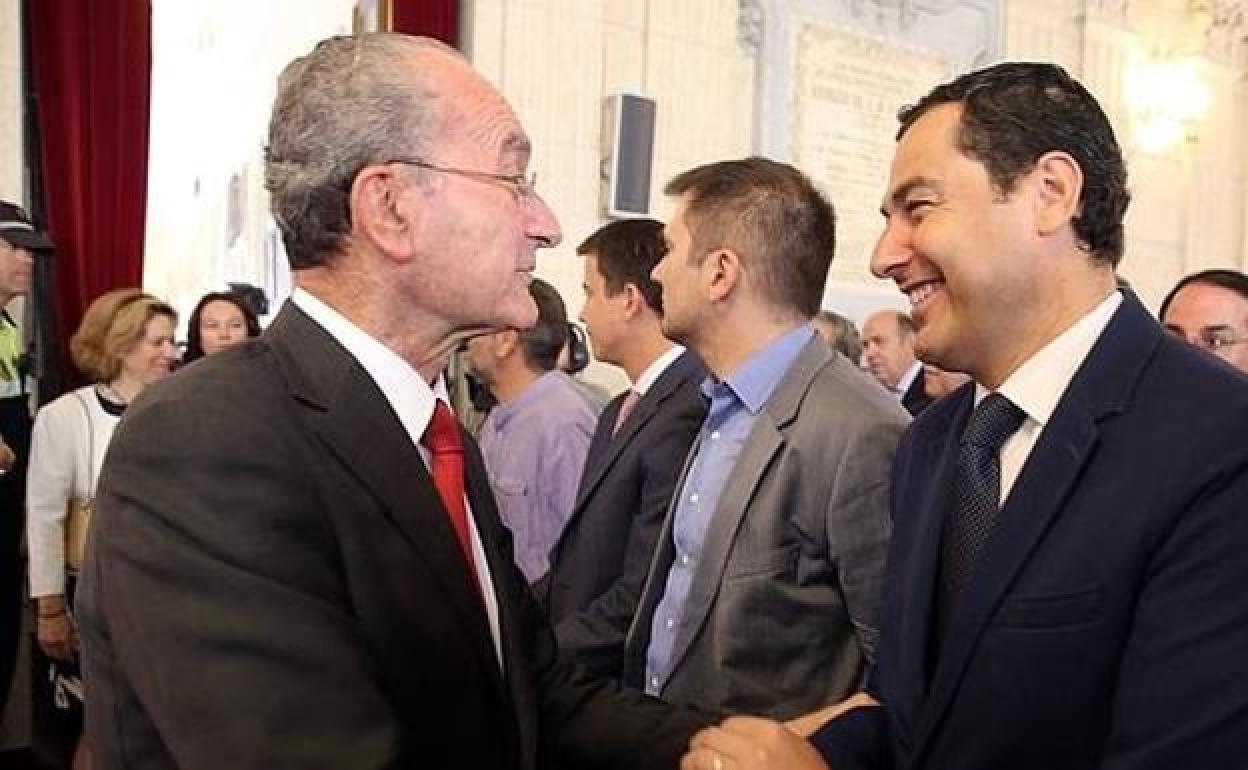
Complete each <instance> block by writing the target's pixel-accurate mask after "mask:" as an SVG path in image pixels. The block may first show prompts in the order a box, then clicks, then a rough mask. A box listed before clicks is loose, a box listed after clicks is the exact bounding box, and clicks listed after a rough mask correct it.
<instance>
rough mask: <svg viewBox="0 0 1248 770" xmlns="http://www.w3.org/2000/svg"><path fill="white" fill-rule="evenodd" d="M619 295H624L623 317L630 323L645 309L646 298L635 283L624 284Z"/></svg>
mask: <svg viewBox="0 0 1248 770" xmlns="http://www.w3.org/2000/svg"><path fill="white" fill-rule="evenodd" d="M620 293H621V294H623V295H624V317H625V318H627V319H628V320H630V321H631V320H632V319H634V318H636V317H637V316H638V314H640V313H641V312H642V311H643V310H644V309H645V308H646V298H645V297H643V296H642V295H641V289H638V288H637V284H635V283H625V284H624V288H623V289H621V290H620Z"/></svg>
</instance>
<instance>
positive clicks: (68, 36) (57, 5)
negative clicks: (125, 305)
mask: <svg viewBox="0 0 1248 770" xmlns="http://www.w3.org/2000/svg"><path fill="white" fill-rule="evenodd" d="M27 8H28V9H29V14H30V16H29V20H30V42H31V51H30V54H31V55H30V65H31V70H32V75H33V77H34V87H35V99H36V103H37V109H38V114H39V118H38V119H39V126H40V129H41V130H40V133H41V136H40V140H41V141H40V145H41V146H40V155H41V160H42V171H43V173H42V177H43V187H44V204H45V207H46V208H45V210H46V212H47V224H48V229H49V230H50V232H51V235H52V239H53V241H55V243H56V256H55V258H54V259H55V264H54V272H55V276H56V277H55V281H56V287H55V291H54V297H55V304H56V311H57V316H58V318H59V321H60V323H59V324H58V326H59V330H60V334H61V337H62V341H61V342H62V349H64V343H65V340H66V339H68V337H69V335H71V334H72V333H73V332H74V330H75V329H76V328H77V327H78V322H79V321H80V320H81V319H82V313H83V311H84V310H86V306H87V305H88V304H89V303H90V302H91V300H92V299H94V298H95V297H97V296H99V295H100V294H102V293H103V292H105V291H107V290H109V289H112V288H116V287H119V286H138V285H140V283H141V281H142V277H143V233H144V227H145V220H146V215H147V138H148V99H149V92H150V73H151V61H152V54H151V51H152V45H151V4H150V2H149V0H92V1H91V2H82V0H36V1H35V2H31V3H29V4H28V5H27ZM64 360H69V359H68V357H66V358H65V359H64Z"/></svg>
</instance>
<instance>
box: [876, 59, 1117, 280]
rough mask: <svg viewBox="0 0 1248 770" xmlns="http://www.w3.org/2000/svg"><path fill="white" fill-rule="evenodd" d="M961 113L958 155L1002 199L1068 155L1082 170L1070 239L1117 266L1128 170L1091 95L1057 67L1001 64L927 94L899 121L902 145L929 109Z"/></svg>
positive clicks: (1106, 120)
mask: <svg viewBox="0 0 1248 770" xmlns="http://www.w3.org/2000/svg"><path fill="white" fill-rule="evenodd" d="M950 103H954V104H958V105H960V106H961V107H962V115H961V118H960V133H959V136H958V146H959V149H961V151H962V152H963V154H965V155H966V156H967V157H968V158H973V159H975V160H977V161H979V162H980V163H982V164H983V165H984V168H985V169H987V171H988V175H989V176H990V177H991V178H992V183H993V186H994V187H995V188H996V189H997V191H998V192H999V193H1000V194H1001V195H1003V196H1004V195H1009V194H1010V193H1011V192H1012V191H1013V190H1014V185H1015V183H1016V182H1017V181H1018V178H1019V177H1020V176H1021V175H1023V174H1024V173H1026V172H1028V171H1030V170H1031V169H1032V168H1033V167H1034V166H1035V164H1036V161H1037V160H1039V159H1040V157H1041V156H1042V155H1044V154H1045V153H1046V152H1051V151H1054V150H1058V151H1061V152H1065V153H1068V154H1069V155H1070V156H1071V157H1072V158H1074V159H1075V162H1076V163H1078V164H1079V168H1080V170H1082V171H1083V190H1082V191H1081V195H1080V205H1079V213H1078V215H1077V216H1075V217H1074V219H1073V220H1072V225H1073V227H1074V230H1075V235H1076V236H1078V238H1079V241H1080V243H1081V245H1082V246H1083V247H1084V248H1085V249H1086V250H1087V251H1088V252H1089V253H1090V254H1091V255H1092V257H1093V258H1095V259H1097V260H1099V261H1101V262H1104V263H1107V264H1109V265H1111V266H1114V265H1117V264H1118V262H1119V261H1121V259H1122V252H1123V225H1122V219H1123V216H1124V215H1125V214H1126V211H1127V204H1128V203H1130V202H1131V194H1130V193H1129V192H1128V191H1127V168H1126V164H1125V162H1124V161H1123V158H1122V150H1121V149H1120V148H1119V147H1118V140H1117V139H1115V138H1114V129H1113V128H1112V127H1111V126H1110V123H1109V118H1107V117H1106V116H1105V112H1104V111H1103V110H1102V109H1101V106H1100V105H1099V104H1098V103H1097V101H1096V99H1095V98H1094V97H1093V96H1092V94H1090V93H1088V90H1087V89H1086V88H1084V87H1083V86H1082V85H1081V84H1080V83H1079V81H1077V80H1075V79H1074V78H1072V77H1071V76H1070V75H1068V74H1067V73H1066V71H1065V70H1064V69H1062V68H1061V67H1059V66H1057V65H1056V64H1047V63H1040V62H1006V63H1004V64H997V65H995V66H992V67H988V68H986V69H981V70H978V71H976V72H971V73H968V74H966V75H962V76H961V77H959V78H956V79H955V80H953V81H951V82H949V83H945V84H943V85H939V86H937V87H936V88H934V89H932V91H931V92H929V93H928V94H927V95H926V96H924V97H923V98H922V99H920V100H919V102H918V104H915V105H912V106H909V107H905V108H903V109H902V110H901V112H900V113H899V114H898V120H900V121H901V127H900V128H899V129H898V131H897V139H898V140H900V139H901V137H902V136H904V135H905V133H906V131H908V130H909V129H910V127H911V126H912V125H914V123H915V121H917V120H918V119H919V118H920V117H922V116H923V115H924V114H925V113H926V112H927V111H928V110H930V109H932V108H933V107H937V106H939V105H942V104H950Z"/></svg>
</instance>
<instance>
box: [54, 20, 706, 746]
mask: <svg viewBox="0 0 1248 770" xmlns="http://www.w3.org/2000/svg"><path fill="white" fill-rule="evenodd" d="M529 154H530V147H529V141H528V139H527V137H526V135H525V133H524V130H523V129H522V128H521V126H520V124H519V122H518V120H517V119H516V116H515V114H514V113H513V112H512V110H511V108H510V107H509V106H508V104H507V102H506V101H504V99H503V98H502V96H501V95H499V94H498V92H497V91H495V90H494V89H493V88H492V87H491V86H489V85H488V84H487V83H486V82H485V81H484V80H483V79H482V78H481V77H480V76H479V75H477V74H476V73H475V72H474V71H473V70H472V68H471V67H470V66H469V65H468V64H467V62H466V61H465V60H464V59H463V58H462V56H460V55H459V54H458V53H457V52H455V51H453V50H451V49H449V48H447V47H446V46H443V45H441V44H438V43H435V42H434V41H429V40H422V39H419V38H409V37H405V36H402V35H393V34H379V35H366V36H359V37H343V38H334V39H331V40H328V41H325V42H323V43H321V44H320V45H318V46H317V47H316V48H315V50H313V51H312V52H311V53H310V54H308V55H307V56H305V57H303V58H301V59H298V60H296V61H295V62H293V63H292V64H291V65H290V66H288V67H287V69H286V70H285V72H284V73H283V74H282V77H281V80H280V82H279V88H278V95H277V100H276V103H275V106H274V111H273V118H272V122H271V124H270V136H269V144H268V149H267V154H266V178H267V185H268V188H269V190H270V192H271V194H272V206H273V212H274V216H275V218H276V220H277V222H278V223H279V225H280V226H281V228H282V234H283V238H284V241H285V244H286V249H287V253H288V256H289V258H290V261H291V265H292V267H293V268H294V273H295V284H296V287H297V288H296V290H295V293H294V295H293V297H292V299H291V301H290V303H289V304H287V305H286V306H285V307H284V308H283V309H282V311H281V313H280V315H279V316H278V318H277V319H276V320H275V321H274V322H273V325H272V326H271V327H270V328H269V329H268V330H267V331H266V332H265V333H264V335H262V336H261V337H260V338H259V339H258V340H255V341H253V342H250V343H248V344H247V345H244V346H241V347H237V348H234V349H232V350H230V351H228V352H227V353H222V354H220V355H217V356H211V357H210V359H209V360H205V361H204V362H203V364H200V365H197V366H194V367H192V368H190V369H189V370H187V371H186V372H184V373H182V374H180V375H179V376H177V377H174V378H171V380H170V381H169V382H168V383H167V387H163V388H158V389H154V390H151V391H150V392H145V394H144V396H145V397H144V398H142V399H139V400H138V401H136V402H135V403H134V404H133V405H132V406H131V407H130V408H129V409H128V410H127V414H126V420H125V422H124V424H123V425H122V426H121V427H120V428H119V429H118V431H117V434H116V436H115V437H114V439H113V444H112V447H111V449H110V455H109V458H108V461H107V463H106V464H105V468H104V471H103V475H102V478H101V482H100V492H99V496H98V497H97V504H98V509H97V514H96V518H95V520H94V521H93V522H92V528H93V532H92V543H91V547H90V554H89V556H88V558H87V564H86V567H85V569H84V573H83V576H82V583H81V586H80V588H79V594H78V596H79V617H80V623H81V625H80V630H81V633H82V649H83V665H84V672H85V676H84V679H85V680H86V681H87V682H88V683H89V684H88V685H87V698H86V700H87V707H86V712H87V734H88V737H89V741H90V745H91V748H92V750H93V752H94V754H95V765H96V766H97V767H99V768H103V769H104V770H114V769H115V768H141V769H144V770H147V769H149V768H151V769H155V768H174V767H177V768H183V769H184V770H185V769H188V768H230V770H248V769H250V768H266V769H267V768H283V769H284V770H290V769H293V768H348V767H349V768H360V769H361V770H363V769H364V768H453V767H455V768H491V770H493V769H495V768H499V769H506V770H536V768H539V767H550V766H552V765H559V766H563V765H565V764H566V766H571V767H582V766H587V767H616V768H633V767H656V768H658V767H670V766H671V765H672V764H674V762H675V756H676V755H678V746H679V745H680V744H682V743H683V742H684V741H685V740H687V736H688V734H689V732H690V731H691V728H692V725H693V722H694V721H696V719H695V718H694V717H692V716H690V715H689V714H688V713H683V714H682V713H677V712H676V711H675V710H673V709H670V708H668V707H666V706H664V705H663V704H661V703H658V702H656V701H653V700H643V699H642V698H640V697H638V696H637V695H636V694H635V693H629V692H625V691H623V690H622V689H621V688H619V687H618V686H617V685H615V684H614V683H610V682H599V681H593V680H590V679H588V678H587V677H585V676H584V675H583V673H582V672H581V671H579V670H577V669H574V668H572V667H569V666H565V665H562V664H558V663H557V662H556V655H555V653H556V647H555V640H554V636H553V634H552V633H551V631H550V627H549V625H548V624H547V623H546V621H545V618H544V616H543V615H542V613H541V612H540V610H539V609H538V607H537V605H536V603H535V602H534V601H533V600H532V598H531V596H530V594H529V591H528V588H527V586H526V584H525V582H524V580H523V577H522V576H521V575H520V573H519V571H518V570H517V569H516V568H515V567H514V565H513V564H512V556H511V546H510V540H509V537H508V534H507V531H506V529H505V528H504V526H503V525H502V523H501V521H500V520H499V517H498V512H497V509H496V507H495V504H494V501H493V499H492V497H491V496H490V493H489V484H488V481H487V479H486V476H485V470H484V468H483V465H482V461H481V456H480V454H479V453H478V452H477V450H476V447H475V445H473V444H472V442H471V440H469V439H468V438H467V434H466V433H465V432H464V431H463V430H462V429H461V428H460V427H459V425H458V424H457V422H456V421H455V418H454V417H453V415H451V413H450V410H449V408H448V407H447V405H446V401H445V388H444V386H443V384H442V382H441V379H440V373H441V372H442V370H443V368H444V367H445V366H446V364H447V360H448V358H449V356H450V355H451V353H452V352H453V351H454V350H455V349H456V348H457V347H458V346H459V345H460V343H461V342H462V341H463V340H464V339H465V338H466V337H468V336H470V335H473V334H480V333H481V332H483V331H486V330H488V329H493V328H499V327H517V328H525V327H528V326H530V325H531V324H533V322H534V320H535V317H536V308H535V306H534V302H533V299H532V298H531V296H530V295H529V291H528V285H529V281H530V280H531V274H532V271H533V269H534V263H535V251H536V249H538V248H542V247H547V246H552V245H554V244H555V243H557V242H558V240H559V237H560V233H559V225H558V223H557V222H556V221H555V218H554V215H553V214H552V213H551V211H550V209H549V208H548V207H547V206H546V204H545V203H544V202H543V201H542V199H541V198H540V197H539V196H538V195H537V193H536V192H535V191H534V189H533V186H532V179H533V177H532V176H531V175H530V173H529V171H528V162H529Z"/></svg>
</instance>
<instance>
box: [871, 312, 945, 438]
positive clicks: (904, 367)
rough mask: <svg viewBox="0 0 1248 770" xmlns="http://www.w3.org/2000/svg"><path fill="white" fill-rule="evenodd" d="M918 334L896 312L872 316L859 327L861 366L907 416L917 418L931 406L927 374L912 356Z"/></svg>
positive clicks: (906, 318)
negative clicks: (899, 402)
mask: <svg viewBox="0 0 1248 770" xmlns="http://www.w3.org/2000/svg"><path fill="white" fill-rule="evenodd" d="M917 331H918V329H917V328H916V327H915V325H914V319H912V318H911V317H910V316H909V315H907V314H906V313H902V312H900V311H898V310H880V311H877V312H875V313H872V314H871V315H869V316H867V320H866V321H865V322H864V323H863V325H862V361H863V365H864V366H866V368H867V369H868V370H869V371H870V372H871V376H872V377H874V378H875V379H876V381H877V382H879V383H880V384H881V385H883V386H884V387H885V388H887V389H888V391H889V392H890V393H892V394H893V395H895V396H896V397H897V399H898V400H899V401H901V405H902V406H904V407H905V408H906V411H907V412H909V413H910V414H918V413H919V412H921V411H923V410H924V409H926V408H927V405H928V404H930V403H932V398H931V397H930V396H929V395H927V389H926V388H927V384H926V375H927V373H926V371H924V369H923V363H922V362H921V361H919V359H918V358H917V357H915V355H914V337H915V334H916V332H917Z"/></svg>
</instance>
